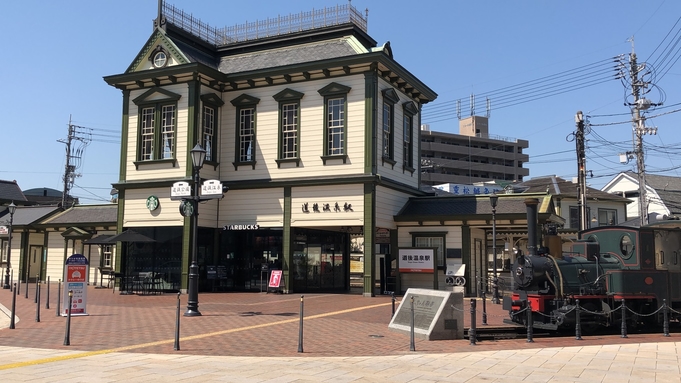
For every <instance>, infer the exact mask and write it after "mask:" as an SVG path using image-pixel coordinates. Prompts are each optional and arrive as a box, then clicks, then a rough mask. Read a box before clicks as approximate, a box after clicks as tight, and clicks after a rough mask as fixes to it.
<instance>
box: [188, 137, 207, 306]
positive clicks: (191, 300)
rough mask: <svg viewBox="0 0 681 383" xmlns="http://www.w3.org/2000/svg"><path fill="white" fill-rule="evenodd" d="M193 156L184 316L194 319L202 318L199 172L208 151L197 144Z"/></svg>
mask: <svg viewBox="0 0 681 383" xmlns="http://www.w3.org/2000/svg"><path fill="white" fill-rule="evenodd" d="M190 153H191V156H192V175H193V178H194V187H193V189H192V204H193V205H194V206H193V207H194V212H193V214H192V216H191V219H192V247H191V251H192V263H191V265H190V266H189V286H188V292H187V311H185V313H184V316H186V317H193V316H200V315H201V312H199V265H198V262H197V259H196V258H197V256H198V238H197V237H198V234H199V198H200V197H199V187H200V186H199V182H200V179H199V172H200V171H201V168H202V167H203V161H205V159H206V150H205V149H203V148H202V147H201V145H199V144H196V146H194V148H193V149H192V150H191V151H190Z"/></svg>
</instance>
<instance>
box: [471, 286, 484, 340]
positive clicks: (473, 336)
mask: <svg viewBox="0 0 681 383" xmlns="http://www.w3.org/2000/svg"><path fill="white" fill-rule="evenodd" d="M483 296H484V293H483ZM475 306H476V300H475V299H471V327H470V328H469V329H468V340H469V341H470V344H471V346H475V341H476V340H477V339H476V337H477V334H476V331H475Z"/></svg>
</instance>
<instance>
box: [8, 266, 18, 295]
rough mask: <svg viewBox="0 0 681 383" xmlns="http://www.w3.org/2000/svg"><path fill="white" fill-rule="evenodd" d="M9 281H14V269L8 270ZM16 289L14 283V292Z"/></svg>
mask: <svg viewBox="0 0 681 383" xmlns="http://www.w3.org/2000/svg"><path fill="white" fill-rule="evenodd" d="M9 280H10V281H13V280H14V269H10V270H9ZM16 289H17V284H16V283H15V284H14V290H16Z"/></svg>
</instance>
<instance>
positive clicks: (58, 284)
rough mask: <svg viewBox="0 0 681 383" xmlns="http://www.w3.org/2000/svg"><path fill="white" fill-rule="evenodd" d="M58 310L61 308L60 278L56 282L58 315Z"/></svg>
mask: <svg viewBox="0 0 681 383" xmlns="http://www.w3.org/2000/svg"><path fill="white" fill-rule="evenodd" d="M59 310H61V279H60V280H59V282H58V283H57V316H59Z"/></svg>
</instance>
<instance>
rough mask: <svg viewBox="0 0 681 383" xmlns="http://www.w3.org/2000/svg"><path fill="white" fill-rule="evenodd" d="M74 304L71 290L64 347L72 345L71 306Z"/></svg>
mask: <svg viewBox="0 0 681 383" xmlns="http://www.w3.org/2000/svg"><path fill="white" fill-rule="evenodd" d="M72 304H73V290H69V307H68V308H67V309H66V332H65V333H64V346H70V345H71V305H72Z"/></svg>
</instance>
